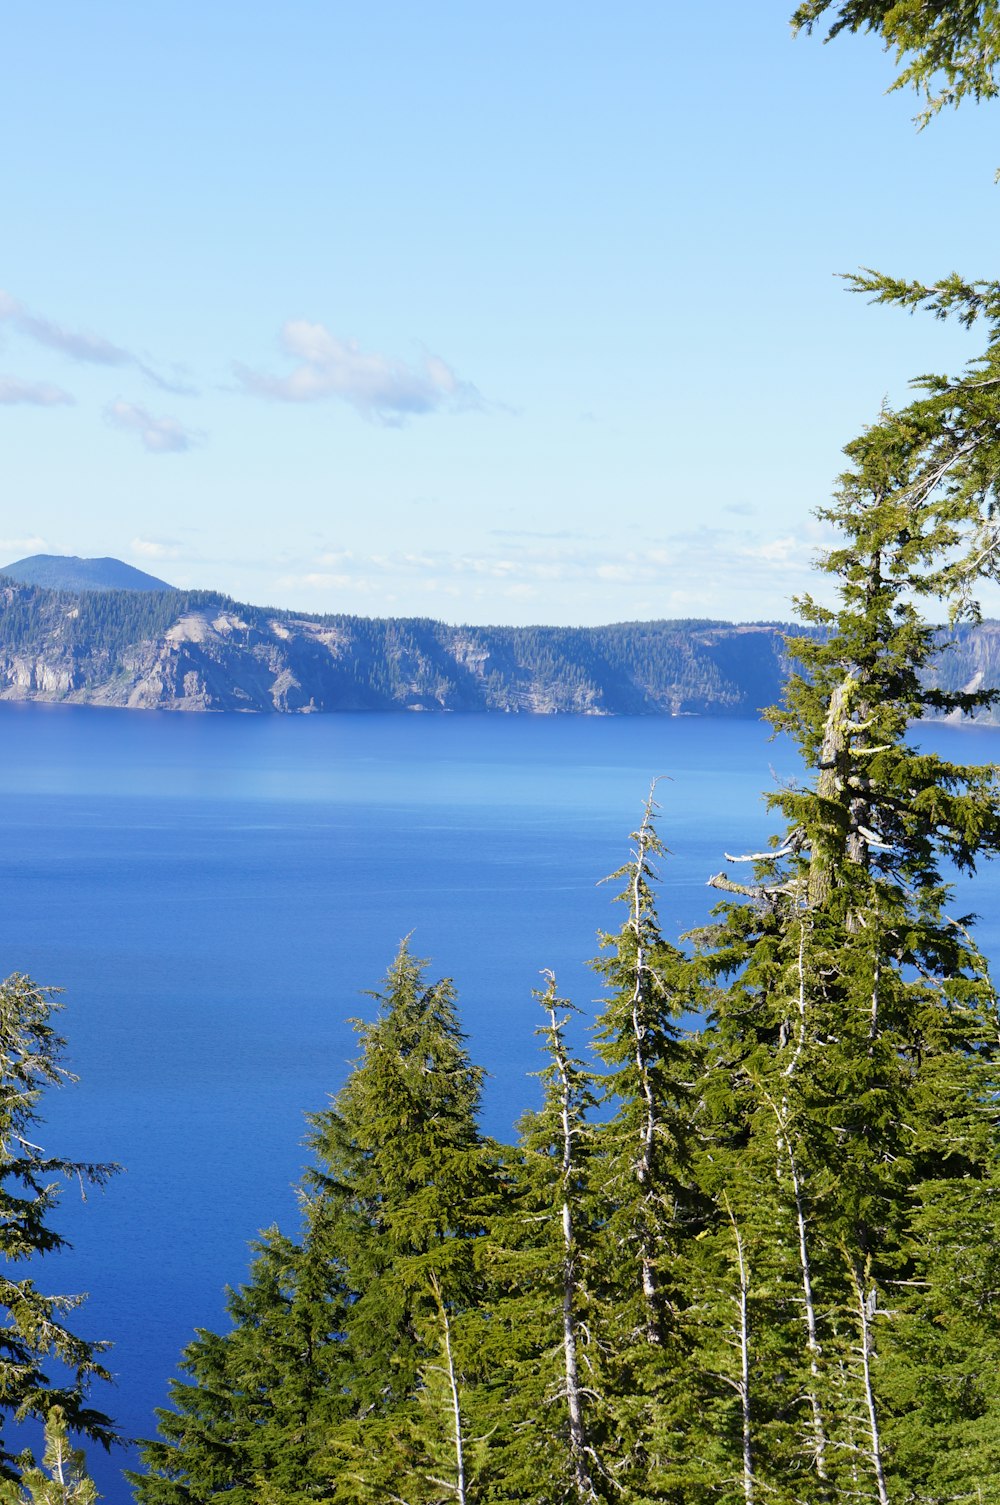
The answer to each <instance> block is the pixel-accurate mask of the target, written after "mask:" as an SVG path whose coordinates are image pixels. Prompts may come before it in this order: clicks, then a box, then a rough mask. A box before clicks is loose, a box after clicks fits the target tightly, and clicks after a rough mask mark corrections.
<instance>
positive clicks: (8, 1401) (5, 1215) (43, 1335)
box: [0, 973, 118, 1479]
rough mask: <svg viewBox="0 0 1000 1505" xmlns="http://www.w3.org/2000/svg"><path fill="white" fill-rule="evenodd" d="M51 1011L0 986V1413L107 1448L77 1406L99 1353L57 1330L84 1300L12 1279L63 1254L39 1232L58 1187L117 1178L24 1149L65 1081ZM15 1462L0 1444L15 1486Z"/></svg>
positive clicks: (48, 1232) (27, 988) (0, 1458)
mask: <svg viewBox="0 0 1000 1505" xmlns="http://www.w3.org/2000/svg"><path fill="white" fill-rule="evenodd" d="M58 1008H59V1004H58V1003H57V1002H56V1000H55V998H54V997H53V994H52V990H51V989H47V988H40V987H38V986H37V984H36V983H34V982H32V981H31V979H30V978H28V977H25V976H23V975H21V974H19V973H15V974H14V975H13V976H11V977H8V978H7V980H6V981H5V982H2V983H0V1250H2V1252H3V1255H4V1268H3V1270H2V1272H0V1406H2V1408H3V1413H5V1414H6V1415H7V1416H8V1417H11V1418H13V1419H14V1420H15V1421H24V1420H25V1419H26V1418H28V1417H36V1418H40V1419H41V1420H43V1421H44V1420H45V1419H46V1418H47V1417H48V1416H49V1414H50V1412H51V1411H52V1410H53V1408H54V1407H58V1408H59V1410H60V1414H61V1416H62V1418H63V1422H62V1423H60V1425H62V1424H63V1423H64V1424H65V1425H66V1426H68V1427H69V1428H71V1429H72V1430H73V1431H74V1432H78V1433H81V1434H83V1435H84V1436H86V1437H89V1438H91V1439H92V1440H94V1441H96V1442H100V1443H101V1444H102V1445H103V1446H104V1447H110V1446H111V1444H112V1443H113V1442H114V1441H115V1440H116V1434H115V1430H114V1426H113V1424H112V1422H111V1420H110V1419H109V1417H107V1416H105V1415H104V1413H103V1412H102V1411H98V1410H95V1409H94V1408H93V1407H91V1406H90V1405H89V1404H88V1402H87V1394H88V1391H89V1389H90V1386H91V1384H92V1383H93V1381H94V1380H106V1379H109V1378H110V1376H109V1374H108V1372H107V1370H106V1369H105V1367H104V1365H103V1363H102V1362H101V1356H102V1354H104V1353H105V1352H106V1350H107V1348H108V1346H109V1345H108V1344H107V1343H102V1342H98V1343H95V1342H89V1341H87V1340H85V1339H83V1338H80V1337H78V1336H77V1335H76V1334H75V1333H73V1332H72V1330H71V1329H70V1328H69V1327H68V1326H67V1325H66V1321H65V1319H66V1316H67V1314H68V1313H70V1312H72V1311H74V1310H75V1309H76V1308H77V1307H78V1306H79V1305H80V1304H81V1302H82V1301H83V1299H84V1298H83V1297H82V1296H46V1295H44V1294H43V1293H42V1292H41V1291H40V1290H39V1289H38V1287H37V1286H36V1284H35V1282H34V1280H32V1279H31V1278H30V1277H27V1276H24V1277H21V1278H18V1272H19V1268H20V1267H21V1266H23V1265H24V1264H26V1263H27V1262H28V1261H29V1260H32V1259H34V1258H36V1257H38V1256H41V1255H44V1254H48V1253H51V1252H52V1251H53V1250H56V1249H61V1248H64V1247H65V1244H66V1241H65V1239H64V1238H62V1236H61V1235H60V1234H59V1233H57V1232H56V1231H55V1230H54V1229H53V1228H52V1227H51V1225H50V1223H49V1215H50V1214H51V1213H52V1211H53V1209H54V1208H55V1207H56V1206H57V1204H58V1201H59V1196H60V1192H61V1190H62V1184H61V1183H62V1182H63V1180H64V1179H68V1178H72V1179H73V1180H76V1181H78V1182H79V1183H80V1184H81V1185H83V1184H85V1183H89V1184H90V1185H95V1186H103V1185H104V1184H105V1182H106V1181H107V1180H108V1179H109V1177H110V1176H112V1175H113V1174H114V1172H115V1171H116V1170H117V1169H118V1167H117V1166H114V1165H98V1164H88V1163H82V1162H79V1161H75V1160H66V1159H64V1158H62V1157H61V1156H57V1155H49V1154H47V1153H46V1152H45V1151H44V1150H43V1149H41V1148H40V1147H39V1146H38V1144H36V1143H35V1141H34V1137H33V1136H34V1135H35V1134H36V1133H37V1132H38V1131H37V1128H36V1125H37V1124H38V1123H39V1122H40V1114H39V1112H38V1104H39V1102H40V1100H41V1098H42V1095H43V1094H44V1092H45V1090H46V1088H49V1087H59V1086H62V1085H63V1084H64V1083H66V1082H71V1081H73V1080H74V1078H73V1076H72V1075H71V1073H70V1072H68V1071H67V1070H66V1069H65V1067H63V1066H62V1065H61V1064H60V1062H61V1057H62V1052H63V1049H64V1046H65V1041H64V1040H63V1039H62V1037H61V1036H60V1035H59V1034H58V1033H57V1032H56V1029H55V1026H54V1024H53V1015H54V1013H55V1012H56V1010H57V1009H58ZM52 1365H55V1366H56V1369H55V1371H53V1373H54V1374H55V1375H57V1376H58V1377H50V1366H52ZM23 1461H24V1460H23V1456H22V1455H21V1454H19V1453H18V1454H14V1453H12V1452H11V1451H10V1450H9V1449H8V1448H7V1447H6V1446H4V1444H3V1442H2V1441H0V1476H2V1477H6V1478H9V1479H16V1478H17V1476H18V1473H19V1470H20V1468H21V1466H22V1464H23Z"/></svg>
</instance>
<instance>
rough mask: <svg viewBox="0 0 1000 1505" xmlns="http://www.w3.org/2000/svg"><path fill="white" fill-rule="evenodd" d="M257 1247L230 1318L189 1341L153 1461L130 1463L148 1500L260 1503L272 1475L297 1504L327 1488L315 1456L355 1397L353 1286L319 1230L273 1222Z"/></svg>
mask: <svg viewBox="0 0 1000 1505" xmlns="http://www.w3.org/2000/svg"><path fill="white" fill-rule="evenodd" d="M254 1247H255V1255H256V1257H255V1259H254V1262H253V1265H252V1267H251V1270H250V1279H249V1280H248V1282H247V1283H246V1284H245V1285H243V1286H241V1287H240V1288H239V1289H238V1290H234V1291H230V1293H229V1298H228V1302H227V1310H228V1314H229V1317H230V1319H231V1326H230V1328H229V1330H228V1331H227V1332H226V1333H224V1334H219V1333H214V1332H211V1331H208V1330H206V1329H203V1330H200V1331H199V1332H198V1334H197V1335H196V1337H195V1338H194V1339H193V1340H192V1342H191V1343H189V1344H188V1346H187V1348H186V1349H185V1351H184V1355H183V1357H182V1359H181V1363H180V1369H181V1372H182V1375H183V1378H181V1379H176V1380H173V1381H172V1382H171V1385H170V1400H171V1409H169V1410H167V1409H164V1410H160V1411H158V1412H157V1420H158V1423H159V1437H158V1438H157V1439H155V1440H151V1441H147V1442H145V1443H144V1444H143V1445H142V1459H143V1463H144V1464H145V1468H146V1472H145V1473H142V1474H140V1473H131V1474H130V1475H129V1478H130V1480H131V1482H132V1485H133V1487H134V1490H135V1496H136V1499H137V1500H138V1501H139V1502H140V1505H182V1502H185V1505H186V1502H190V1505H203V1502H208V1501H211V1500H216V1499H220V1500H225V1501H226V1502H227V1505H251V1502H256V1501H258V1500H259V1499H260V1498H261V1493H260V1492H261V1490H262V1488H263V1486H264V1485H265V1484H266V1485H269V1486H271V1487H272V1488H274V1489H278V1490H280V1492H281V1498H282V1499H283V1500H284V1501H286V1502H287V1505H291V1502H292V1501H296V1500H303V1501H306V1500H310V1499H314V1498H316V1497H317V1496H318V1495H320V1494H321V1493H322V1488H323V1486H322V1481H321V1480H320V1478H319V1476H318V1474H317V1472H316V1468H315V1463H314V1459H315V1455H316V1453H317V1451H318V1450H319V1448H320V1447H321V1446H322V1445H323V1443H324V1442H325V1440H326V1437H327V1434H328V1431H329V1428H330V1426H331V1425H332V1424H333V1422H334V1421H335V1420H336V1419H338V1418H339V1415H340V1414H341V1413H342V1412H343V1410H344V1407H345V1403H344V1401H343V1399H342V1394H343V1389H344V1385H345V1381H346V1373H347V1371H346V1354H345V1351H344V1345H343V1342H342V1330H343V1325H344V1321H345V1312H346V1307H347V1302H348V1294H347V1292H346V1291H345V1289H344V1286H343V1281H342V1277H341V1273H340V1270H339V1268H338V1266H337V1263H336V1261H334V1260H329V1259H328V1258H327V1251H326V1250H321V1249H318V1248H316V1247H315V1246H314V1244H313V1243H312V1241H311V1240H310V1239H309V1237H308V1236H307V1237H306V1238H305V1239H304V1240H303V1242H302V1243H296V1242H294V1241H292V1240H291V1239H289V1238H287V1237H285V1236H284V1235H283V1234H281V1233H280V1232H279V1231H278V1230H277V1229H274V1228H272V1229H269V1230H268V1231H267V1232H266V1233H264V1234H263V1235H262V1236H261V1238H260V1240H259V1241H258V1242H257V1244H256V1245H255V1246H254Z"/></svg>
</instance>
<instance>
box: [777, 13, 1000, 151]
mask: <svg viewBox="0 0 1000 1505" xmlns="http://www.w3.org/2000/svg"><path fill="white" fill-rule="evenodd" d="M821 18H822V19H824V20H825V21H828V22H829V23H830V24H829V30H828V32H827V36H826V40H827V41H831V40H832V39H833V38H834V37H836V36H839V35H840V33H841V32H844V31H849V32H859V31H865V32H871V33H873V34H874V35H876V36H878V37H880V38H881V40H882V42H883V45H884V46H885V49H886V51H887V52H895V54H896V62H897V63H903V64H904V66H903V68H902V69H901V70H900V72H899V74H898V76H897V77H896V78H895V79H894V80H893V82H892V85H891V88H893V89H905V88H912V89H915V90H916V91H917V93H919V94H922V95H923V96H924V99H925V100H926V105H925V107H924V109H923V110H922V111H921V112H920V114H919V115H918V117H917V120H918V123H919V124H920V125H921V126H924V125H926V124H927V122H928V121H929V120H930V119H931V118H932V117H933V116H934V115H936V114H937V113H938V111H939V110H942V109H944V108H945V107H946V106H948V105H958V104H960V103H961V101H962V100H963V99H965V98H967V97H971V98H972V99H974V100H976V101H978V100H980V99H994V98H995V97H996V95H997V93H998V92H1000V91H998V85H997V80H996V68H997V63H998V62H1000V8H998V7H997V5H996V3H995V0H803V3H802V4H801V5H799V6H798V7H797V8H796V10H795V12H794V14H793V16H792V27H793V29H794V30H795V31H800V30H803V31H807V32H809V31H812V30H813V28H814V26H815V25H816V24H817V22H819V21H820V20H821Z"/></svg>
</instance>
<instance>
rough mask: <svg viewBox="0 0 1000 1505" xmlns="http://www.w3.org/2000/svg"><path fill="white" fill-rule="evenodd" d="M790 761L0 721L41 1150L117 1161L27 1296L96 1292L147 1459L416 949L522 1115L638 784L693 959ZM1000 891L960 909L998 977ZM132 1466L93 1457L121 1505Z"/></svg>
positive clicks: (515, 737) (725, 751) (354, 732)
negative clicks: (375, 1016)
mask: <svg viewBox="0 0 1000 1505" xmlns="http://www.w3.org/2000/svg"><path fill="white" fill-rule="evenodd" d="M924 741H925V743H927V744H928V745H931V746H934V747H935V748H937V749H939V750H942V751H946V752H947V753H948V754H949V755H951V756H956V757H959V758H962V759H967V760H969V761H976V762H989V761H995V760H1000V732H997V731H989V730H979V729H968V730H959V729H954V728H946V727H935V728H931V729H929V730H928V731H927V732H926V734H925V736H924ZM796 767H797V765H796V761H795V758H794V754H793V752H792V751H791V749H790V748H788V747H787V746H786V745H784V744H782V743H775V742H770V741H769V740H768V735H767V731H766V729H765V728H764V727H762V726H761V725H759V724H758V723H756V722H752V721H728V720H726V721H721V720H720V721H708V720H697V719H674V720H672V719H657V718H649V719H625V718H623V719H604V718H591V717H565V718H563V717H553V718H533V717H503V716H490V717H487V716H430V715H428V716H404V715H353V716H352V715H343V716H328V717H303V718H295V717H288V718H284V717H277V716H275V717H259V718H258V717H242V716H236V715H233V716H196V715H192V716H176V715H173V716H172V715H169V714H158V713H134V712H118V711H96V710H89V709H86V708H79V707H72V708H67V707H46V706H17V705H11V704H3V705H0V799H2V809H3V849H2V857H0V975H6V974H7V973H9V972H11V971H14V970H17V971H23V972H28V973H30V974H31V975H32V976H33V977H34V978H35V979H36V980H37V981H39V982H42V983H47V984H54V985H58V986H60V987H62V988H63V989H65V1003H66V1012H65V1014H64V1015H63V1027H64V1033H65V1034H66V1036H67V1038H68V1041H69V1051H68V1060H67V1063H68V1064H69V1065H70V1067H71V1068H72V1069H73V1070H74V1071H75V1072H77V1073H78V1074H79V1076H80V1082H79V1084H78V1085H77V1086H75V1087H72V1088H68V1089H67V1090H65V1091H63V1092H62V1093H59V1094H52V1095H50V1097H49V1098H48V1099H47V1101H46V1103H45V1107H44V1113H45V1118H46V1125H45V1128H44V1134H43V1135H42V1136H41V1137H42V1140H43V1143H44V1144H45V1145H46V1146H47V1147H48V1148H50V1149H51V1150H52V1151H53V1152H56V1153H60V1154H64V1155H69V1156H72V1157H74V1158H78V1159H84V1160H86V1159H99V1160H116V1161H119V1162H121V1164H122V1165H123V1166H125V1167H126V1170H125V1173H124V1174H123V1175H122V1176H120V1177H119V1178H117V1179H116V1180H115V1181H114V1182H112V1184H111V1185H110V1187H109V1188H108V1189H107V1191H105V1192H102V1193H96V1194H93V1195H91V1197H90V1198H89V1199H88V1201H87V1202H86V1203H83V1202H82V1201H81V1199H80V1197H79V1195H78V1194H77V1193H75V1192H67V1194H66V1197H65V1200H64V1202H63V1204H62V1207H61V1209H60V1211H59V1215H58V1217H57V1218H56V1219H54V1220H53V1221H54V1223H55V1225H56V1226H57V1227H59V1228H60V1229H61V1230H62V1231H64V1232H66V1233H67V1234H68V1235H69V1236H70V1238H71V1239H72V1241H73V1246H74V1247H73V1249H72V1251H71V1252H69V1253H66V1254H63V1255H60V1256H58V1257H57V1258H55V1257H53V1258H50V1259H49V1260H48V1261H47V1262H46V1265H45V1266H43V1267H42V1268H41V1269H40V1270H39V1271H38V1272H37V1274H36V1278H37V1279H38V1283H39V1285H40V1286H41V1288H42V1289H43V1290H52V1291H54V1290H57V1289H58V1290H65V1291H77V1290H81V1291H82V1290H87V1291H89V1292H90V1293H91V1294H90V1300H89V1301H88V1303H87V1305H86V1307H85V1308H84V1309H83V1311H82V1312H81V1313H80V1314H79V1316H78V1319H77V1326H78V1327H79V1329H80V1330H81V1331H84V1332H86V1333H87V1334H88V1335H89V1336H93V1337H98V1336H100V1337H109V1338H112V1339H113V1340H114V1344H115V1348H114V1352H113V1356H112V1359H111V1367H112V1368H113V1369H114V1371H115V1373H116V1376H117V1381H118V1383H117V1387H116V1389H115V1390H114V1391H111V1392H109V1393H106V1394H105V1395H103V1396H100V1397H98V1400H99V1403H100V1404H102V1405H104V1406H105V1407H106V1408H107V1409H108V1410H110V1411H111V1412H112V1413H113V1414H114V1415H115V1417H116V1418H117V1420H118V1421H119V1423H120V1425H121V1427H122V1429H123V1431H124V1432H126V1433H127V1434H129V1435H133V1436H134V1435H150V1433H151V1430H152V1428H153V1426H154V1422H153V1416H152V1411H153V1407H154V1406H157V1405H161V1404H163V1403H164V1402H165V1400H166V1387H167V1380H168V1377H169V1375H170V1374H171V1373H172V1371H173V1368H174V1365H175V1364H176V1361H177V1358H178V1357H179V1354H180V1351H181V1349H182V1348H183V1346H184V1344H185V1343H186V1342H187V1341H188V1339H189V1338H190V1337H191V1335H192V1332H193V1330H194V1328H195V1327H197V1326H199V1325H200V1326H210V1327H212V1326H219V1325H220V1324H222V1323H223V1322H224V1318H223V1291H224V1287H225V1285H226V1283H227V1282H238V1281H239V1280H240V1279H241V1278H242V1277H243V1275H244V1274H245V1272H246V1268H247V1241H248V1240H249V1239H251V1238H252V1237H253V1235H254V1234H255V1232H256V1231H257V1229H259V1228H261V1227H263V1226H266V1225H267V1224H269V1223H272V1222H280V1223H282V1224H283V1225H284V1226H286V1227H288V1228H294V1226H295V1221H296V1214H295V1202H294V1196H293V1191H292V1188H293V1185H294V1183H295V1181H296V1180H297V1178H298V1175H299V1172H300V1170H301V1168H302V1165H303V1161H304V1156H303V1151H302V1148H301V1139H302V1134H303V1122H302V1114H303V1112H305V1111H308V1110H314V1109H317V1108H321V1107H322V1106H323V1105H324V1104H325V1102H326V1100H327V1098H328V1096H329V1094H330V1093H332V1092H335V1091H336V1090H337V1088H338V1087H339V1086H340V1084H341V1083H342V1081H343V1079H344V1076H345V1072H346V1070H347V1064H348V1063H349V1061H350V1060H351V1059H352V1057H353V1055H354V1039H353V1034H352V1030H351V1025H350V1022H349V1021H350V1019H351V1018H352V1017H356V1016H363V1015H366V1014H368V1013H370V1010H371V1000H370V999H369V998H367V997H366V996H365V995H364V990H365V989H368V988H372V987H376V986H378V983H379V981H380V979H381V977H382V975H383V974H384V972H385V969H386V966H387V965H388V963H389V961H390V959H391V957H392V955H393V953H394V952H395V950H396V947H397V945H398V943H399V940H400V938H401V937H402V936H404V935H406V934H409V933H411V932H412V936H413V939H412V947H413V949H414V951H415V952H416V953H417V954H418V955H421V956H427V957H430V958H432V967H431V971H432V973H433V975H435V976H441V975H448V976H451V977H453V978H454V979H455V982H456V985H457V987H458V991H459V998H460V1003H461V1009H462V1016H463V1020H464V1024H465V1028H466V1029H467V1031H468V1035H469V1042H470V1049H471V1051H472V1054H473V1056H474V1058H475V1059H476V1060H477V1061H479V1062H480V1063H481V1064H482V1065H484V1066H485V1067H486V1068H487V1070H488V1071H489V1073H490V1079H489V1081H488V1084H487V1089H486V1096H485V1109H484V1122H485V1126H486V1128H487V1129H488V1130H489V1131H490V1132H492V1133H494V1134H497V1135H500V1136H508V1135H510V1133H511V1131H512V1124H513V1122H514V1120H515V1119H516V1117H517V1116H518V1114H519V1112H520V1111H521V1110H522V1109H523V1108H524V1107H525V1106H527V1105H528V1104H529V1103H532V1102H533V1101H534V1095H535V1090H536V1089H535V1084H534V1083H533V1082H532V1081H531V1079H530V1077H529V1073H530V1072H532V1071H533V1070H535V1069H536V1067H537V1066H538V1064H539V1057H538V1049H537V1043H536V1041H535V1039H534V1034H533V1031H534V1029H535V1027H536V1025H537V1023H538V1022H539V1020H540V1013H539V1010H538V1006H537V1004H536V1003H535V1002H534V1001H533V999H532V989H533V988H535V987H536V986H538V985H539V971H540V969H542V968H546V967H547V968H552V969H553V970H555V972H556V974H557V977H558V981H559V986H560V991H561V992H563V993H564V994H568V995H569V996H571V997H572V998H573V999H574V1000H575V1001H576V1002H577V1003H578V1004H579V1005H580V1006H581V1007H584V1008H590V1007H591V1005H592V1003H593V1000H594V999H595V997H596V995H597V992H598V987H597V980H596V978H595V977H594V976H593V974H592V973H590V972H589V971H588V970H587V968H586V965H585V963H586V960H587V958H588V957H591V956H593V955H594V953H595V951H596V940H595V936H596V933H597V931H598V930H600V929H602V928H603V929H614V928H617V926H618V924H619V923H620V918H621V917H620V913H619V907H618V906H616V905H615V904H614V903H613V902H612V900H613V894H614V892H615V886H614V885H613V884H612V885H604V884H601V883H600V881H599V880H600V879H601V878H602V877H604V875H606V874H607V873H609V872H611V871H612V870H613V869H615V868H617V867H618V866H619V865H620V864H621V863H622V862H624V861H625V860H627V856H628V849H629V842H628V835H629V832H630V831H631V830H632V829H634V827H635V825H636V824H637V822H638V819H639V817H640V815H641V809H642V804H643V801H644V798H645V795H646V793H647V790H648V788H649V784H650V780H651V779H652V778H653V777H654V776H657V775H666V776H667V777H665V778H664V780H663V782H662V783H661V784H660V785H659V786H658V790H657V797H658V800H659V803H660V804H661V806H662V816H661V823H660V829H661V834H662V836H663V838H664V840H665V841H666V843H667V845H668V846H669V847H670V848H671V852H672V855H671V857H670V859H669V860H668V862H667V863H666V864H665V865H664V868H663V884H662V891H661V903H660V912H661V919H662V922H663V926H664V930H665V931H666V933H667V934H668V935H674V934H677V933H679V932H680V931H682V930H684V929H685V928H688V927H690V926H691V925H694V924H696V923H698V922H699V921H701V920H702V919H703V918H704V916H705V914H706V913H707V910H708V908H709V907H710V905H711V902H712V894H711V892H710V891H709V890H706V888H705V886H704V885H705V879H706V878H707V877H708V875H709V874H710V873H712V872H715V871H717V870H718V869H719V868H720V867H721V866H722V865H723V858H722V852H723V850H725V849H728V850H730V851H732V850H733V849H734V848H738V849H740V850H748V849H753V848H757V847H759V846H760V845H761V843H762V842H763V841H764V839H765V837H766V835H767V833H768V831H769V829H770V825H769V820H768V817H767V815H766V812H765V808H764V803H763V800H762V791H766V790H768V789H773V788H774V787H775V783H776V780H778V779H785V778H788V777H790V776H792V775H793V774H794V773H795V771H796ZM998 895H1000V882H998V878H997V875H996V874H995V873H994V872H991V871H987V872H986V873H984V874H983V875H982V876H981V877H980V878H979V879H978V880H977V883H976V886H975V888H974V891H973V897H972V898H971V899H970V901H969V902H970V904H972V905H973V906H974V907H975V908H977V909H979V910H980V911H981V912H982V913H983V916H984V921H983V924H982V926H981V928H980V934H981V936H982V937H983V938H984V942H985V944H986V946H987V949H988V950H991V951H992V954H994V955H995V956H996V955H1000V927H998V925H997V908H998V906H997V902H996V900H997V897H998ZM121 1463H122V1458H121V1457H120V1456H116V1457H115V1458H114V1459H113V1460H111V1461H107V1460H103V1459H102V1458H100V1457H98V1456H96V1455H95V1456H93V1457H92V1458H91V1466H92V1468H93V1471H94V1473H95V1475H96V1476H97V1477H98V1482H99V1487H100V1488H101V1490H102V1492H103V1494H104V1496H105V1498H106V1499H107V1500H108V1501H110V1502H111V1505H118V1502H120V1501H121V1502H123V1501H125V1500H127V1499H128V1498H129V1494H128V1491H127V1489H126V1487H125V1486H124V1484H123V1483H122V1481H121V1480H120V1477H119V1473H118V1470H119V1468H120V1466H121Z"/></svg>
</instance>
